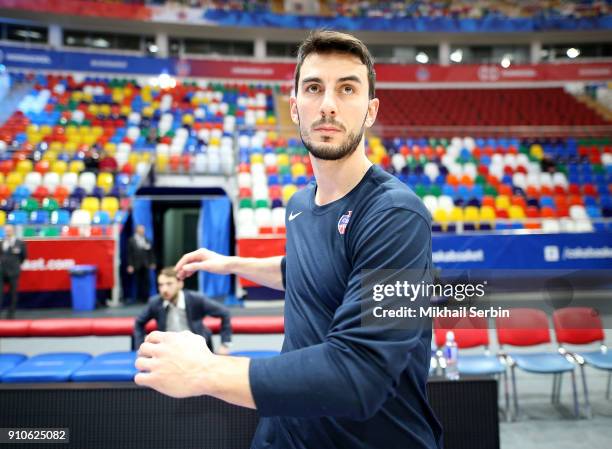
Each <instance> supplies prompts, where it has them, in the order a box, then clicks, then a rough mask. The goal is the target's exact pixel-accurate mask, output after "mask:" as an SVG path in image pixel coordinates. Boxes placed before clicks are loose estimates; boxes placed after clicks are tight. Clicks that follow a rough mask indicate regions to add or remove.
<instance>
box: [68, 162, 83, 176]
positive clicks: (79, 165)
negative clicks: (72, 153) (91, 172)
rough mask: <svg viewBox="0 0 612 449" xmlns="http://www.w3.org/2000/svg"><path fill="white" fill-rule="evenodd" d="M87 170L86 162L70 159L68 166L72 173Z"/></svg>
mask: <svg viewBox="0 0 612 449" xmlns="http://www.w3.org/2000/svg"><path fill="white" fill-rule="evenodd" d="M83 170H85V163H84V162H83V161H79V160H76V161H70V165H69V166H68V171H69V172H72V173H81V172H82V171H83Z"/></svg>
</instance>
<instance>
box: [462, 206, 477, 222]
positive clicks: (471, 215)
mask: <svg viewBox="0 0 612 449" xmlns="http://www.w3.org/2000/svg"><path fill="white" fill-rule="evenodd" d="M463 219H464V220H465V221H473V222H476V221H479V220H480V211H479V210H478V208H477V207H476V206H468V207H466V208H465V209H464V210H463Z"/></svg>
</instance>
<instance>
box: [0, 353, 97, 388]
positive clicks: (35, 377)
mask: <svg viewBox="0 0 612 449" xmlns="http://www.w3.org/2000/svg"><path fill="white" fill-rule="evenodd" d="M89 359H91V355H89V354H86V353H84V352H51V353H47V354H40V355H37V356H34V357H31V358H30V359H28V360H26V361H25V362H23V363H21V364H19V365H18V366H16V367H15V368H13V369H11V370H9V371H7V372H6V373H4V374H3V375H2V381H3V382H7V383H21V382H67V381H68V380H69V379H70V376H71V375H72V373H73V372H75V371H76V370H77V369H78V368H80V367H81V366H82V365H83V364H84V363H85V362H87V361H88V360H89Z"/></svg>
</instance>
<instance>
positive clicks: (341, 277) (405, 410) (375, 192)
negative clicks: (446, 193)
mask: <svg viewBox="0 0 612 449" xmlns="http://www.w3.org/2000/svg"><path fill="white" fill-rule="evenodd" d="M315 192H316V184H314V183H312V184H310V185H309V186H307V187H306V188H305V189H303V190H301V191H299V192H297V193H296V194H295V195H294V196H293V197H292V198H291V200H290V201H289V204H288V205H287V215H286V219H285V221H286V227H287V247H286V257H285V258H284V259H283V263H282V271H283V283H284V285H285V292H286V293H285V294H286V296H285V339H284V343H283V348H282V353H281V354H280V355H279V356H277V357H272V358H264V359H252V360H251V364H250V369H249V380H250V385H251V390H252V393H253V397H254V400H255V404H256V406H257V410H258V412H259V415H260V416H261V420H260V422H259V426H258V428H257V432H256V434H255V437H254V440H253V443H252V446H251V448H252V449H268V448H275V449H294V448H295V449H326V448H341V449H348V448H351V449H353V448H355V449H362V448H363V449H366V448H367V449H374V448H377V449H390V448H395V447H397V448H411V449H417V448H427V449H432V448H439V447H441V433H442V431H441V427H440V425H439V423H438V421H437V419H436V418H435V416H434V414H433V412H432V410H431V409H430V407H429V404H428V402H427V393H426V387H425V386H426V382H427V375H428V370H429V364H430V351H431V325H429V327H421V328H418V329H407V330H404V331H398V330H393V331H381V330H380V328H375V327H369V326H363V325H362V323H361V318H362V314H363V313H364V312H363V311H362V307H361V305H360V302H361V298H360V288H361V280H362V279H361V277H362V270H364V269H378V268H381V269H411V270H422V271H423V272H425V271H429V270H430V269H431V265H432V262H431V217H430V215H429V213H428V211H427V209H426V208H425V207H424V206H423V203H422V202H421V201H420V200H419V198H418V197H417V196H416V195H415V194H414V193H413V192H412V191H411V190H410V189H409V188H408V187H406V186H405V185H404V184H402V183H401V182H400V181H399V180H398V179H396V178H395V177H393V176H391V175H390V174H388V173H386V172H385V171H384V170H382V169H381V168H380V167H377V166H373V167H371V168H370V169H369V170H368V172H367V173H366V174H365V176H364V177H363V179H362V180H361V181H360V182H359V184H358V185H357V186H356V187H355V188H354V189H353V190H351V191H350V192H349V193H348V194H347V195H345V196H344V197H343V198H341V199H339V200H337V201H334V202H332V203H329V204H326V205H324V206H317V205H316V204H315Z"/></svg>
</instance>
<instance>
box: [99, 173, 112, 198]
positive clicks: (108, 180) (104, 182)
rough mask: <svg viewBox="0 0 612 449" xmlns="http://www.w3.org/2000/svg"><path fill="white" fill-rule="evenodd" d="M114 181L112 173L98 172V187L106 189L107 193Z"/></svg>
mask: <svg viewBox="0 0 612 449" xmlns="http://www.w3.org/2000/svg"><path fill="white" fill-rule="evenodd" d="M114 182H115V181H114V179H113V174H112V173H106V172H102V173H99V174H98V180H97V183H96V184H97V186H98V187H101V188H102V189H104V192H105V193H108V192H109V191H110V189H111V187H113V184H114Z"/></svg>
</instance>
